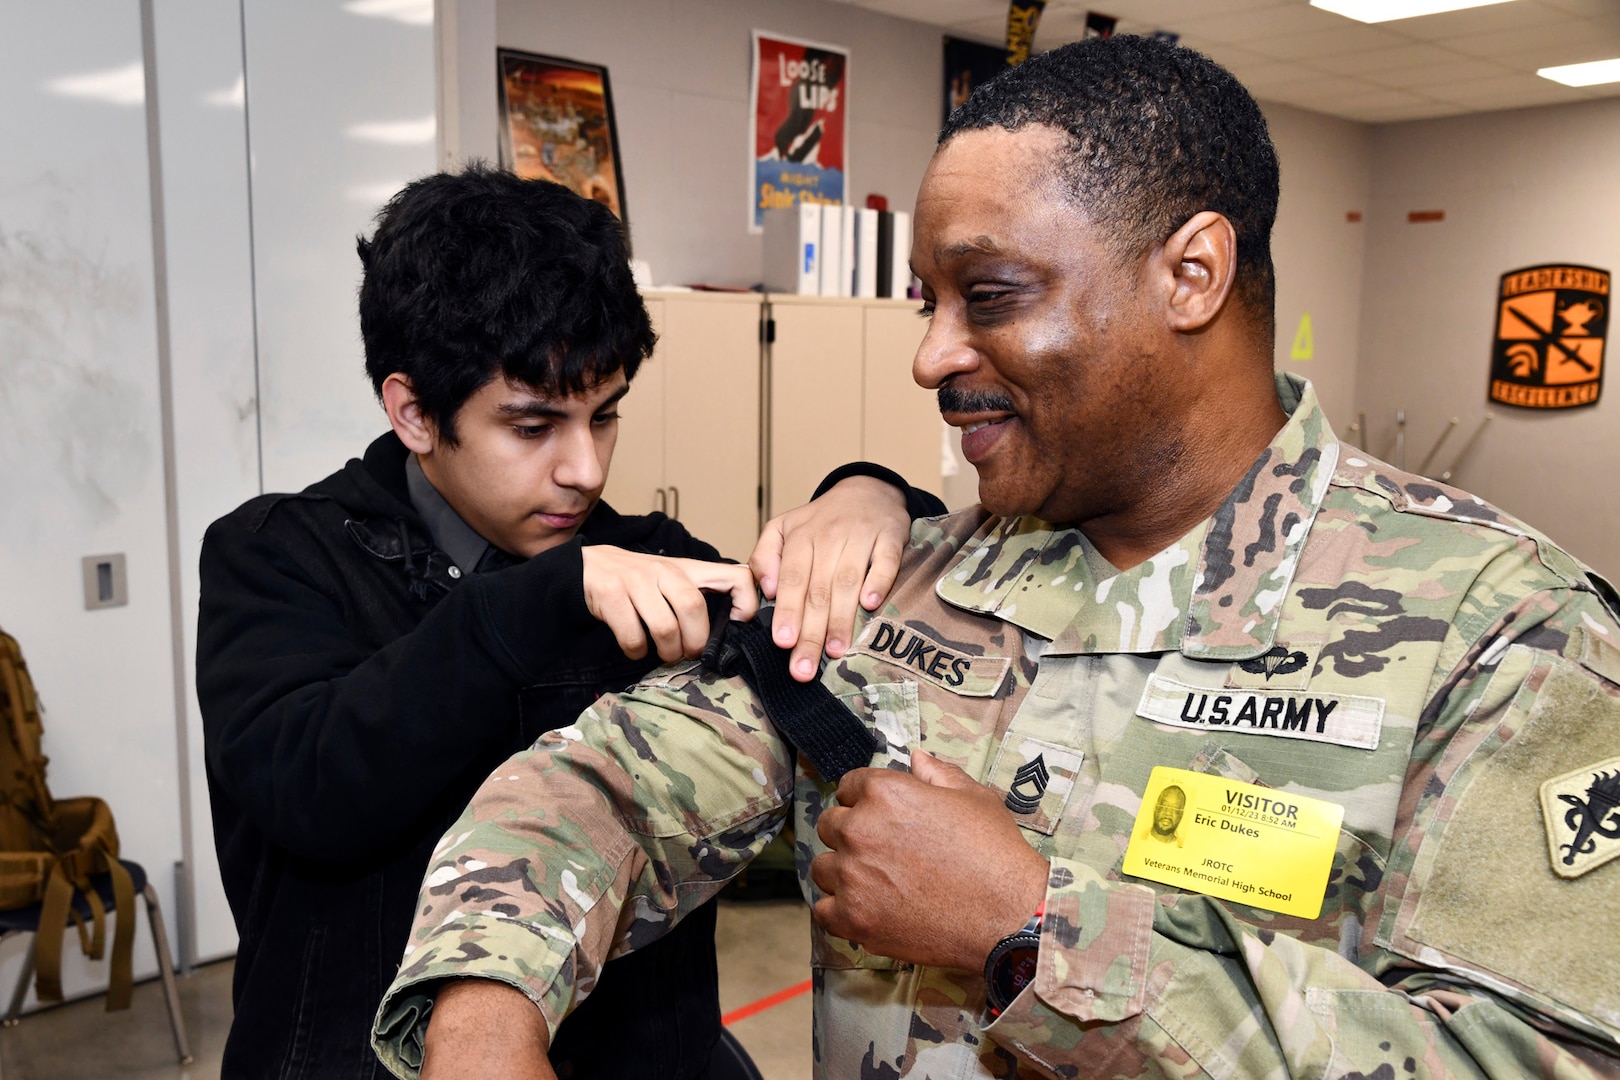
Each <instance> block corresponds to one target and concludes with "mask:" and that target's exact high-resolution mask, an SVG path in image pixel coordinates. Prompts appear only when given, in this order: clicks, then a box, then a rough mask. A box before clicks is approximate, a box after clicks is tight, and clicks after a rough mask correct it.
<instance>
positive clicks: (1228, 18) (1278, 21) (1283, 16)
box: [1172, 3, 1355, 48]
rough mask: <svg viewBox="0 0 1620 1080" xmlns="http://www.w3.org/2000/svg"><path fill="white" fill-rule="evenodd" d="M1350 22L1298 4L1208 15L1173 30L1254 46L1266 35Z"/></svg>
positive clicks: (1212, 7) (1300, 31) (1211, 8)
mask: <svg viewBox="0 0 1620 1080" xmlns="http://www.w3.org/2000/svg"><path fill="white" fill-rule="evenodd" d="M1214 8H1215V5H1213V4H1211V5H1210V6H1209V8H1208V9H1206V10H1210V11H1213V10H1214ZM1346 25H1350V26H1353V25H1355V24H1354V23H1351V22H1350V21H1349V20H1347V19H1345V18H1344V17H1342V16H1339V15H1333V14H1331V13H1329V12H1326V11H1322V10H1320V9H1318V8H1313V7H1310V6H1309V5H1307V4H1303V3H1297V4H1281V5H1276V6H1273V7H1268V8H1257V9H1255V10H1253V11H1239V12H1232V13H1229V14H1219V15H1207V16H1205V17H1203V18H1199V19H1189V20H1187V21H1186V22H1184V23H1182V24H1181V25H1180V26H1177V27H1172V29H1177V30H1180V31H1181V32H1182V33H1184V34H1189V35H1192V36H1196V37H1202V38H1208V39H1209V40H1211V41H1229V42H1233V43H1236V44H1242V45H1248V46H1249V47H1251V48H1252V47H1253V43H1254V42H1255V41H1256V40H1257V39H1259V38H1262V37H1279V36H1282V35H1284V34H1308V33H1311V32H1312V31H1316V30H1335V29H1338V28H1340V27H1343V26H1346Z"/></svg>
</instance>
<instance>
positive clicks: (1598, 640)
mask: <svg viewBox="0 0 1620 1080" xmlns="http://www.w3.org/2000/svg"><path fill="white" fill-rule="evenodd" d="M1586 621H1587V622H1588V623H1590V624H1591V625H1589V626H1584V627H1582V628H1581V650H1580V654H1579V656H1578V657H1577V662H1578V663H1579V664H1580V665H1581V666H1582V667H1584V668H1585V669H1586V670H1587V671H1590V672H1592V673H1593V674H1594V675H1597V676H1599V677H1600V678H1603V679H1607V680H1608V681H1609V682H1611V683H1613V684H1614V685H1616V686H1620V648H1616V647H1615V644H1614V642H1613V641H1612V640H1610V639H1609V637H1608V636H1607V635H1608V633H1609V631H1608V629H1607V628H1606V627H1604V626H1602V625H1601V624H1599V623H1597V622H1596V621H1595V620H1593V619H1592V618H1591V617H1589V616H1588V617H1587V619H1586Z"/></svg>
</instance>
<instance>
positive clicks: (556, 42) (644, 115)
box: [456, 0, 943, 285]
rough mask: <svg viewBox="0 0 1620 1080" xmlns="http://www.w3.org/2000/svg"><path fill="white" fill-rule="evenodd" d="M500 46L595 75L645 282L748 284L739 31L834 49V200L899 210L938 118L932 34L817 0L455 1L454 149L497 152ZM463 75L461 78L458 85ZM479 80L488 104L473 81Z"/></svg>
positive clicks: (745, 65)
mask: <svg viewBox="0 0 1620 1080" xmlns="http://www.w3.org/2000/svg"><path fill="white" fill-rule="evenodd" d="M491 3H492V4H493V8H494V11H495V16H496V21H495V37H496V39H497V43H498V44H499V45H500V46H502V47H505V48H512V49H522V50H525V51H528V52H538V53H545V54H548V55H552V56H563V57H567V58H569V59H573V60H580V61H585V62H588V63H593V64H603V65H605V66H606V67H607V69H608V77H609V80H610V81H611V84H612V89H613V99H614V108H615V111H616V113H617V116H618V123H619V148H620V152H621V153H622V155H623V157H624V177H625V201H626V203H627V206H628V211H629V220H630V231H631V239H632V242H633V244H634V246H635V254H636V257H637V258H641V259H646V260H647V261H648V262H649V263H651V265H652V271H653V278H654V280H655V281H656V282H658V283H659V284H692V283H694V282H706V283H710V284H723V285H751V284H754V283H755V282H757V281H758V280H759V277H760V253H761V244H762V238H761V237H759V236H751V235H749V233H748V231H747V227H746V226H747V207H748V197H749V196H748V183H747V180H748V174H747V162H748V160H749V146H748V86H749V82H748V80H749V63H750V56H749V54H750V50H751V48H752V40H751V37H750V31H751V30H752V29H754V28H758V29H761V30H770V31H774V32H776V33H779V34H786V35H788V36H791V37H798V38H805V39H808V40H812V41H821V42H826V43H828V44H831V45H840V46H843V47H845V48H847V49H848V50H849V53H850V62H849V110H850V111H849V122H850V123H849V160H848V179H847V182H846V186H845V201H846V202H850V203H853V204H855V205H857V206H861V205H865V202H866V196H867V195H868V194H869V193H872V192H877V193H880V194H883V195H887V196H888V198H889V207H890V208H891V209H895V210H908V211H909V210H910V209H912V206H913V204H914V201H915V199H916V194H917V184H918V183H919V182H920V181H921V180H922V173H923V169H924V168H925V167H926V166H927V164H928V158H929V156H930V155H931V154H932V153H933V148H934V139H935V137H936V135H937V134H938V132H939V124H940V81H941V78H942V75H941V71H942V68H943V53H942V49H943V46H942V44H941V41H942V37H943V31H942V30H940V29H939V28H938V27H931V26H924V25H922V24H921V23H915V22H910V21H908V20H905V19H896V18H892V17H890V16H886V15H878V14H876V13H874V12H871V11H867V10H865V9H864V8H857V7H853V6H851V5H848V4H837V3H830V2H828V0H612V2H604V3H596V4H579V3H572V2H568V0H538V2H536V0H488V2H487V3H483V4H480V3H477V2H475V0H458V6H459V7H460V9H461V11H462V18H463V19H464V20H465V22H464V23H463V24H462V25H463V26H464V27H465V29H464V30H463V38H462V41H461V44H460V48H459V50H458V52H457V60H456V63H457V65H458V67H459V72H460V73H459V79H458V83H459V86H460V87H465V88H468V89H467V90H465V91H463V92H462V96H461V98H460V101H459V108H460V115H459V120H458V138H459V145H458V146H457V147H456V149H457V150H458V151H459V156H463V157H465V156H480V155H481V156H484V157H487V158H489V159H490V160H494V159H495V156H496V150H495V147H496V143H495V138H496V132H497V130H498V127H499V118H498V116H497V113H496V111H495V89H494V88H495V86H496V75H495V56H494V50H493V48H490V47H489V41H488V35H487V32H483V31H481V30H480V29H479V27H480V26H481V25H483V24H485V23H486V22H487V15H485V14H484V12H487V10H488V6H489V4H491ZM469 76H470V78H469ZM479 86H487V87H489V91H488V94H487V96H486V95H485V93H484V92H483V91H479V90H477V89H476V88H477V87H479Z"/></svg>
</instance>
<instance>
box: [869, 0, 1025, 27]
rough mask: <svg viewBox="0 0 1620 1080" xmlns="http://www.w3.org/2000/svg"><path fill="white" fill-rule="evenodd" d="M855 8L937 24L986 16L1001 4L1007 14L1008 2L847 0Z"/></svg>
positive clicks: (1004, 14) (1000, 6) (974, 0)
mask: <svg viewBox="0 0 1620 1080" xmlns="http://www.w3.org/2000/svg"><path fill="white" fill-rule="evenodd" d="M843 2H845V3H850V4H852V5H853V6H855V7H863V8H867V9H869V10H872V11H878V12H882V13H883V14H884V15H894V16H897V17H899V18H902V19H912V20H915V21H917V22H925V23H933V24H935V25H936V26H939V25H944V24H947V23H953V22H959V21H962V20H965V19H978V18H983V17H984V16H985V15H989V14H993V13H994V12H995V11H996V9H997V8H998V7H999V8H1000V9H1001V17H1002V18H1003V19H1005V18H1006V17H1007V5H1006V4H998V3H997V2H996V0H988V2H987V0H843Z"/></svg>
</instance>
